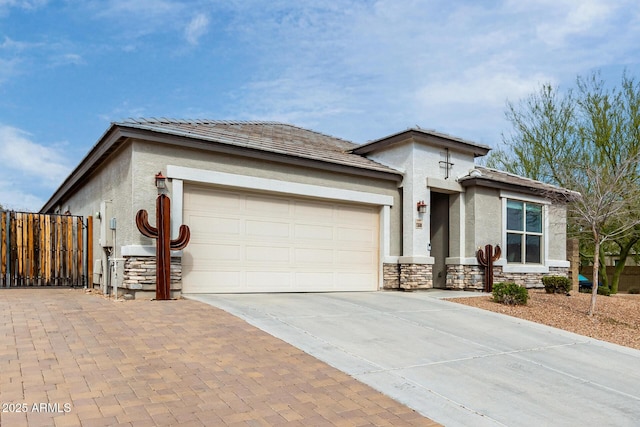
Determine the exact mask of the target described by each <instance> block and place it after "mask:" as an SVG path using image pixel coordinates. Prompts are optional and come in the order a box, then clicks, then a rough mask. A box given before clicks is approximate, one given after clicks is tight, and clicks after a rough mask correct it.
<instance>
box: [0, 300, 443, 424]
mask: <svg viewBox="0 0 640 427" xmlns="http://www.w3.org/2000/svg"><path fill="white" fill-rule="evenodd" d="M0 404H1V405H2V407H0V410H1V411H0V425H1V426H2V427H13V426H27V425H28V426H31V427H34V426H52V425H55V426H58V427H59V426H154V425H175V426H202V425H212V426H214V425H216V426H217V425H251V426H263V425H283V424H286V425H301V426H302V425H303V426H310V425H343V426H352V425H393V426H395V425H422V426H435V425H436V424H435V423H434V422H432V421H431V420H429V419H426V418H423V417H422V416H420V415H419V414H417V413H416V412H415V411H413V410H412V409H409V408H408V407H406V406H404V405H402V404H399V403H397V402H396V401H394V400H392V399H391V398H389V397H387V396H385V395H383V394H381V393H380V392H377V391H375V390H373V389H372V388H371V387H369V386H367V385H364V384H362V383H360V382H358V381H356V380H355V379H353V378H351V377H349V376H348V375H346V374H344V373H342V372H340V371H338V370H337V369H334V368H332V367H330V366H328V365H327V364H325V363H323V362H320V361H318V360H317V359H315V358H314V357H311V356H309V355H307V354H305V353H303V352H302V351H300V350H298V349H297V348H294V347H292V346H291V345H289V344H286V343H285V342H283V341H281V340H279V339H277V338H274V337H272V336H271V335H269V334H267V333H265V332H263V331H260V330H258V329H256V328H255V327H253V326H251V325H249V324H247V323H246V322H244V321H243V320H240V319H238V318H236V317H234V316H232V315H230V314H228V313H226V312H224V311H222V310H219V309H217V308H214V307H211V306H209V305H206V304H202V303H200V302H197V301H187V300H179V301H127V302H114V301H111V300H107V299H105V298H102V297H100V296H97V295H90V294H85V292H84V291H82V290H72V289H0ZM17 411H21V412H17ZM24 411H26V412H24Z"/></svg>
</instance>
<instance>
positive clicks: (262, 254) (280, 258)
mask: <svg viewBox="0 0 640 427" xmlns="http://www.w3.org/2000/svg"><path fill="white" fill-rule="evenodd" d="M290 252H291V250H290V248H289V247H273V246H247V247H246V258H245V259H246V260H247V261H249V262H278V263H289V262H290V261H291V254H290Z"/></svg>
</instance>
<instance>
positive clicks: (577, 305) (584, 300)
mask: <svg viewBox="0 0 640 427" xmlns="http://www.w3.org/2000/svg"><path fill="white" fill-rule="evenodd" d="M529 296H530V298H529V302H528V303H527V305H526V306H507V305H504V304H499V303H496V302H493V300H492V297H490V296H486V295H483V296H478V297H465V298H452V299H449V301H453V302H456V303H460V304H464V305H469V306H473V307H478V308H481V309H484V310H490V311H494V312H496V313H502V314H506V315H509V316H514V317H518V318H521V319H526V320H530V321H532V322H537V323H542V324H545V325H549V326H553V327H555V328H560V329H564V330H566V331H570V332H574V333H576V334H580V335H586V336H588V337H592V338H596V339H599V340H603V341H608V342H611V343H614V344H619V345H622V346H625V347H631V348H635V349H638V350H640V295H629V294H617V295H612V296H610V297H606V296H602V295H598V299H597V300H596V314H595V315H594V316H592V317H590V316H589V315H588V314H587V313H588V311H589V303H590V300H591V294H583V293H578V292H571V295H570V296H566V295H564V294H547V293H545V291H544V290H543V289H542V290H537V289H535V290H534V289H531V290H529Z"/></svg>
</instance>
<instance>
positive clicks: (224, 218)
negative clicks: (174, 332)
mask: <svg viewBox="0 0 640 427" xmlns="http://www.w3.org/2000/svg"><path fill="white" fill-rule="evenodd" d="M379 211H380V209H379V208H378V207H371V206H363V205H355V204H349V203H341V202H334V201H325V200H312V199H305V198H302V197H283V196H280V195H271V194H268V193H254V192H249V191H241V190H238V191H235V190H234V191H228V190H223V189H220V188H216V187H213V186H211V187H205V186H195V185H190V184H186V185H185V196H184V214H183V218H184V221H183V222H184V223H185V224H187V225H188V226H189V227H190V228H191V243H190V244H189V245H188V246H187V247H186V248H185V249H184V250H183V253H184V256H183V292H184V293H194V292H293V291H336V290H340V291H347V290H375V289H377V288H378V270H379V260H378V257H379V230H378V227H379Z"/></svg>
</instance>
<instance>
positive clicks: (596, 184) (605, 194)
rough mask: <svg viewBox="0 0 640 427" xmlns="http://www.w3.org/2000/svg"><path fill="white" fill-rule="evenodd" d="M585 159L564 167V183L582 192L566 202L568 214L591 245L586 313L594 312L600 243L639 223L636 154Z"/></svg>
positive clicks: (637, 160) (639, 195)
mask: <svg viewBox="0 0 640 427" xmlns="http://www.w3.org/2000/svg"><path fill="white" fill-rule="evenodd" d="M583 160H585V162H582V163H580V164H576V165H572V166H571V167H570V168H567V167H566V165H565V167H564V171H563V173H564V174H565V180H567V184H568V187H569V188H571V189H572V190H574V191H578V192H580V193H581V194H582V197H580V198H578V199H577V200H574V201H573V202H572V203H570V204H569V217H570V219H571V220H572V221H573V222H574V224H576V225H577V226H578V227H579V228H580V229H582V230H583V231H584V232H586V233H589V234H590V235H591V237H592V239H593V243H594V245H595V248H594V260H593V289H592V294H591V304H590V306H589V315H590V316H591V315H593V314H594V313H595V308H596V295H597V293H598V283H599V271H600V247H601V246H602V244H603V243H605V242H607V241H609V240H613V239H616V238H618V237H620V236H624V235H626V234H627V233H628V232H629V231H630V230H632V229H634V228H636V227H638V226H639V225H640V215H638V200H640V174H638V162H639V160H640V155H639V154H635V155H629V156H628V157H627V158H624V159H621V160H620V162H619V163H617V164H615V165H609V164H602V163H599V164H598V163H588V162H586V160H587V159H583Z"/></svg>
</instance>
